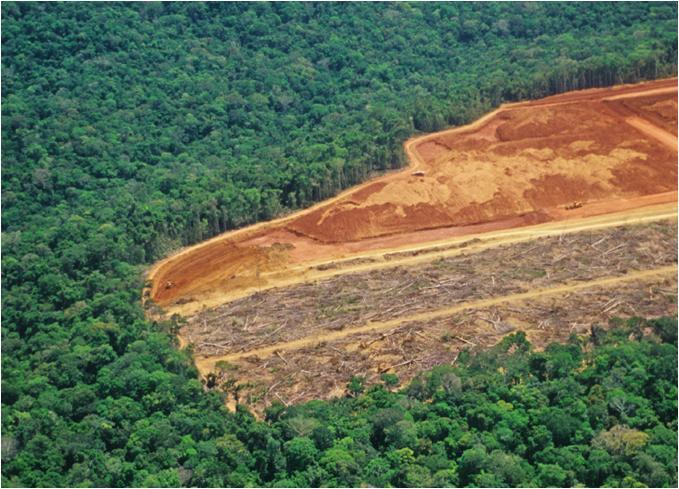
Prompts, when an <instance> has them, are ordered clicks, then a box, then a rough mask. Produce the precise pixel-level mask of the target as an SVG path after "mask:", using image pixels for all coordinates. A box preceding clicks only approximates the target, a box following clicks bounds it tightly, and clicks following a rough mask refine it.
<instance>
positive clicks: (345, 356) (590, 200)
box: [145, 79, 677, 413]
mask: <svg viewBox="0 0 679 489" xmlns="http://www.w3.org/2000/svg"><path fill="white" fill-rule="evenodd" d="M676 124H677V81H676V79H673V80H664V81H659V82H654V83H647V84H640V85H633V86H622V87H614V88H611V89H601V90H586V91H581V92H573V93H568V94H563V95H559V96H555V97H549V98H546V99H543V100H539V101H533V102H526V103H521V104H512V105H508V106H503V107H501V108H500V109H498V110H497V111H495V112H493V113H491V114H488V115H487V116H485V117H483V118H482V119H480V120H479V121H477V122H475V123H474V124H471V125H469V126H465V127H462V128H455V129H451V130H447V131H442V132H440V133H435V134H430V135H427V136H423V137H419V138H415V139H412V140H410V141H408V142H406V144H405V150H406V152H407V153H408V155H409V156H410V159H411V166H410V167H409V168H408V169H406V170H404V171H401V172H398V173H393V174H390V175H387V176H383V177H380V178H378V179H375V180H373V181H371V182H368V183H366V184H364V185H361V186H359V187H356V188H354V189H351V190H349V191H347V192H344V193H342V194H341V195H339V196H337V197H336V198H334V199H330V200H329V201H326V202H323V203H321V204H318V205H316V206H314V207H312V208H310V209H308V210H305V211H302V212H299V213H296V214H293V215H291V216H288V217H286V218H282V219H278V220H275V221H271V222H268V223H262V224H258V225H255V226H251V227H249V228H246V229H243V230H239V231H235V232H232V233H227V234H225V235H222V236H219V237H217V238H214V239H212V240H209V241H207V242H205V243H202V244H200V245H197V246H194V247H191V248H187V249H185V250H183V251H181V252H180V253H178V254H176V255H175V256H172V257H170V258H168V259H166V260H164V261H162V262H160V263H158V264H157V265H156V266H155V267H154V268H153V269H152V270H151V271H150V273H149V279H150V281H151V286H150V287H149V288H148V289H147V290H146V292H145V296H146V297H147V298H148V299H151V300H149V301H147V302H146V305H147V307H148V311H149V313H150V314H152V315H155V316H162V315H166V316H168V315H170V314H179V315H180V316H182V319H181V322H182V326H181V329H180V335H179V339H180V343H181V345H182V346H185V345H191V348H192V352H193V354H194V357H195V361H196V365H197V367H198V369H199V370H200V372H201V374H202V375H203V377H204V378H205V379H206V380H207V384H208V386H214V387H218V388H220V389H223V390H225V391H227V392H229V394H230V399H231V402H232V403H233V402H235V401H236V400H239V401H240V402H243V401H245V402H247V403H248V404H249V405H250V406H251V407H252V408H253V409H254V410H255V412H260V413H261V412H262V409H263V408H264V407H265V406H267V405H268V404H270V403H271V402H272V401H273V400H276V399H277V400H280V401H281V402H283V403H285V404H289V403H292V402H299V401H303V400H308V399H314V398H329V397H332V396H335V395H340V394H343V393H344V389H345V386H346V384H347V382H348V381H349V379H351V377H352V376H354V375H360V376H364V377H365V378H366V381H367V382H368V383H372V382H376V381H378V380H379V377H380V375H381V374H382V373H385V372H391V373H396V374H397V375H398V376H399V377H400V379H401V381H402V383H405V382H407V381H409V380H410V379H412V378H413V377H414V376H415V375H416V374H417V373H418V372H420V371H422V370H423V369H427V368H430V367H432V366H434V365H439V364H446V363H454V362H455V361H456V359H457V355H458V354H459V352H460V351H461V350H462V349H465V348H475V347H484V346H489V345H492V344H494V343H495V342H497V341H499V339H501V338H502V337H503V336H504V335H505V334H507V333H509V332H512V331H516V330H521V331H525V332H526V334H527V335H528V337H529V339H530V340H531V342H533V344H534V345H535V346H536V347H538V348H540V347H542V346H544V345H546V344H547V343H549V342H551V341H558V340H564V339H566V338H567V337H568V336H569V335H570V334H571V333H586V332H588V330H589V328H590V327H591V325H592V324H594V323H599V324H601V325H602V326H603V327H606V326H608V325H609V321H610V319H611V318H612V317H614V316H622V317H624V316H634V315H639V316H648V317H652V316H658V315H663V314H676V311H677V304H676V293H677V280H676V274H677V225H676V218H677V192H676V191H677V185H676V178H677V137H676V134H677V131H676ZM415 170H417V172H418V173H417V175H414V174H413V173H414V171H415ZM574 202H578V203H580V204H582V205H573V203H574Z"/></svg>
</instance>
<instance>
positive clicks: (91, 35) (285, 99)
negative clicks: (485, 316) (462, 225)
mask: <svg viewBox="0 0 679 489" xmlns="http://www.w3.org/2000/svg"><path fill="white" fill-rule="evenodd" d="M1 9H2V143H3V144H2V163H3V165H2V166H3V168H2V169H3V172H2V217H3V219H2V245H3V246H2V266H3V270H2V271H3V280H2V312H3V321H2V353H3V355H2V374H3V375H2V408H3V409H2V461H3V464H2V482H3V485H6V486H16V485H22V486H94V485H97V486H178V485H193V486H196V485H198V486H251V485H271V486H290V485H300V486H304V485H354V484H361V483H366V484H373V485H399V486H405V485H413V486H422V485H441V486H450V485H477V486H480V485H530V484H543V485H571V484H576V483H581V484H588V485H600V484H602V485H630V486H632V485H639V484H642V483H643V484H646V485H658V486H665V485H668V486H670V485H673V484H676V468H675V466H674V464H675V461H676V383H677V382H676V381H677V379H676V355H677V352H676V322H673V321H672V320H664V321H655V322H652V323H650V324H651V325H652V327H653V328H655V329H656V331H657V333H656V334H655V335H652V337H649V338H647V337H644V338H641V339H635V338H634V337H633V338H632V339H630V338H628V337H627V336H626V335H628V333H627V332H625V333H624V334H622V335H618V336H616V335H615V334H612V336H606V335H604V336H603V339H602V338H599V340H598V341H600V342H601V344H599V345H598V346H597V345H595V346H592V348H591V349H590V348H589V347H587V348H584V346H583V345H582V344H581V343H579V342H578V341H575V340H574V341H573V342H572V343H571V344H569V345H565V346H559V345H554V346H553V347H550V349H548V350H547V351H546V352H543V353H534V352H531V351H530V348H529V347H528V346H527V345H524V343H523V339H522V338H521V337H520V336H515V337H513V338H512V339H510V340H507V342H514V343H516V344H519V343H520V344H521V345H522V346H521V348H516V349H515V350H514V349H512V352H511V353H510V350H508V349H507V348H509V346H508V343H507V342H505V343H504V344H503V345H502V346H500V347H499V349H496V350H493V351H492V352H488V353H485V354H480V355H478V356H470V357H469V358H467V359H460V361H459V365H458V366H457V367H456V368H455V369H449V368H447V367H439V368H437V369H435V370H434V371H432V372H429V373H426V374H423V376H422V377H421V378H420V379H418V380H417V381H415V382H414V383H413V384H412V385H411V386H410V387H409V388H408V389H407V390H406V391H404V392H401V393H394V392H391V391H390V389H389V388H387V387H385V388H378V389H372V390H369V391H368V392H365V391H364V390H365V389H364V386H363V385H362V384H361V382H360V379H359V378H357V379H356V380H355V382H353V384H352V387H351V392H352V396H351V397H348V398H346V399H339V400H337V401H334V402H329V403H326V402H312V403H308V404H306V405H303V406H294V407H292V408H290V409H282V408H281V406H275V407H274V408H273V409H272V410H271V412H270V415H269V419H268V420H266V421H256V420H255V419H254V418H253V417H252V416H251V415H250V414H249V413H248V412H246V411H245V410H243V409H239V411H238V412H237V413H236V414H229V413H228V412H227V411H226V409H225V408H224V406H223V399H222V398H221V397H220V395H219V394H217V393H214V392H205V390H204V388H203V386H202V385H201V383H200V381H199V380H198V376H197V372H196V370H195V368H194V367H193V366H192V363H191V360H190V357H189V354H188V353H187V352H183V351H179V350H177V348H176V345H175V340H174V338H173V336H172V334H171V332H172V330H173V324H172V323H171V322H168V323H165V322H152V321H148V320H147V319H146V318H145V317H144V315H143V312H142V309H141V306H140V301H139V298H140V293H141V288H142V285H143V284H142V278H141V277H142V272H143V269H144V267H145V266H147V265H148V264H149V263H150V262H151V261H153V260H155V259H157V258H160V257H162V256H164V255H166V254H167V253H169V252H170V251H172V250H175V249H177V248H178V247H180V246H182V245H186V244H190V243H194V242H197V241H199V240H202V239H205V238H208V237H210V236H213V235H215V234H217V233H219V232H222V231H224V230H227V229H232V228H235V227H239V226H243V225H246V224H248V223H252V222H255V221H257V220H262V219H268V218H271V217H273V216H276V215H280V214H282V213H285V212H288V211H290V210H293V209H297V208H299V207H303V206H307V205H309V204H310V203H312V202H315V201H318V200H320V199H323V198H326V197H328V196H331V195H333V194H334V193H336V192H338V191H339V190H340V189H342V188H346V187H347V186H350V185H352V184H354V183H357V182H359V181H362V180H363V179H365V178H366V177H367V176H369V175H371V174H373V173H374V172H382V171H386V170H389V169H393V168H398V167H400V166H401V165H403V163H404V155H403V152H402V143H403V141H404V140H405V139H406V138H407V137H409V136H410V135H412V134H414V133H415V132H417V131H432V130H436V129H440V128H442V127H444V126H447V125H456V124H462V123H465V122H469V121H471V120H472V119H474V118H476V117H478V116H479V115H481V114H482V113H483V112H485V111H487V110H489V109H490V108H492V107H493V106H495V105H497V104H499V103H501V102H503V101H511V100H519V99H524V98H532V97H540V96H544V95H548V94H553V93H557V92H561V91H564V90H570V89H576V88H586V87H593V86H603V85H610V84H613V83H622V82H633V81H639V80H643V79H651V78H656V77H663V76H668V75H672V74H676V58H677V21H676V19H677V6H676V3H641V2H630V3H594V4H585V3H483V4H477V3H413V4H411V3H394V4H386V5H380V4H370V3H341V4H339V3H292V2H290V3H218V2H210V3H194V2H191V3H171V2H163V3H160V2H143V3H114V2H102V3H71V2H58V3H57V2H50V3H38V2H33V3H28V2H27V3H15V2H3V3H2V7H1ZM634 324H638V323H634ZM630 327H631V326H630ZM503 348H504V350H503ZM510 349H511V348H510ZM500 365H502V366H503V369H504V371H505V372H504V373H501V372H499V371H498V368H499V367H500ZM393 382H394V379H390V378H388V377H387V378H385V384H388V385H392V384H393Z"/></svg>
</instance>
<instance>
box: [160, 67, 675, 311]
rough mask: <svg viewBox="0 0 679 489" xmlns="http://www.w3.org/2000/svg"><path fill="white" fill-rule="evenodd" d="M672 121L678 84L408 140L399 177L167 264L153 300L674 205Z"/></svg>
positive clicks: (601, 92)
mask: <svg viewBox="0 0 679 489" xmlns="http://www.w3.org/2000/svg"><path fill="white" fill-rule="evenodd" d="M676 124H677V80H676V79H671V80H662V81H658V82H651V83H644V84H638V85H632V86H621V87H613V88H608V89H596V90H584V91H579V92H571V93H566V94H562V95H557V96H553V97H548V98H545V99H542V100H538V101H532V102H526V103H520V104H512V105H508V106H504V107H501V108H500V109H498V110H497V111H495V112H493V113H491V114H489V115H488V116H486V117H484V118H482V119H481V120H480V121H477V122H476V123H474V124H471V125H469V126H465V127H462V128H456V129H453V130H448V131H443V132H440V133H436V134H431V135H427V136H423V137H419V138H415V139H413V140H410V141H408V142H407V143H406V151H407V152H408V154H409V156H410V157H411V162H412V164H411V167H409V168H408V169H406V170H404V171H401V172H399V173H395V174H391V175H387V176H384V177H380V178H378V179H376V180H373V181H371V182H368V183H366V184H364V185H361V186H359V187H356V188H355V189H352V190H349V191H347V192H344V193H342V194H341V195H339V196H338V197H336V198H334V199H330V200H329V201H327V202H325V203H321V204H319V205H316V206H314V207H312V208H311V209H308V210H306V211H302V212H299V213H297V214H294V215H292V216H290V217H286V218H283V219H279V220H276V221H272V222H270V223H264V224H260V225H256V226H252V227H251V228H247V229H245V230H241V231H237V232H233V233H227V234H225V235H223V236H220V237H218V238H215V239H213V240H210V241H209V242H206V243H203V244H201V245H198V246H196V247H193V248H189V249H187V250H185V251H183V252H182V253H180V254H178V255H176V256H175V257H170V258H169V259H167V260H165V261H163V262H161V263H159V264H158V265H157V266H156V267H155V268H154V270H153V271H152V272H151V274H150V278H151V280H152V283H153V286H152V289H151V297H152V299H153V300H154V301H155V302H156V303H158V304H159V305H161V306H163V305H169V304H172V303H176V301H178V300H191V299H192V298H195V297H197V296H199V295H200V294H201V293H202V292H208V291H210V292H211V293H214V291H215V290H217V289H219V290H223V291H225V292H226V291H232V290H236V289H239V288H243V287H247V286H252V284H253V283H256V282H257V280H258V279H259V274H260V273H264V272H267V271H271V270H281V269H284V268H286V267H289V266H291V265H292V264H299V263H304V262H308V261H314V260H319V259H332V258H337V257H340V256H345V255H347V254H352V253H358V252H360V251H364V250H368V249H376V248H380V247H381V248H389V247H395V246H398V245H399V244H400V245H403V244H404V243H418V242H419V243H422V242H427V241H430V240H431V239H432V238H433V237H436V238H438V239H440V238H441V236H455V235H459V234H461V233H464V232H467V230H474V231H475V232H478V229H479V228H483V229H488V230H492V229H498V228H502V227H518V226H524V225H527V224H535V223H539V222H545V221H549V220H555V219H565V218H569V217H570V216H573V217H581V216H584V215H596V214H603V213H606V212H611V211H615V210H620V203H621V202H623V203H624V205H625V206H627V207H628V208H629V207H634V206H635V205H637V206H639V205H645V204H646V203H648V201H649V200H651V201H653V202H667V201H672V200H675V201H676V190H677V183H676V182H677V136H676V135H677V130H676ZM415 168H416V169H417V170H418V172H423V176H414V175H413V174H412V173H413V170H414V169H415ZM576 201H577V202H579V203H581V204H582V208H578V209H575V210H572V211H567V210H565V208H566V207H568V206H571V205H572V204H573V203H574V202H576ZM635 203H636V204H635Z"/></svg>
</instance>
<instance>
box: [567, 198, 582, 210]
mask: <svg viewBox="0 0 679 489" xmlns="http://www.w3.org/2000/svg"><path fill="white" fill-rule="evenodd" d="M580 207H582V202H580V201H579V200H576V201H575V202H573V203H572V204H568V205H567V206H566V210H567V211H572V210H573V209H579V208H580Z"/></svg>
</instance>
